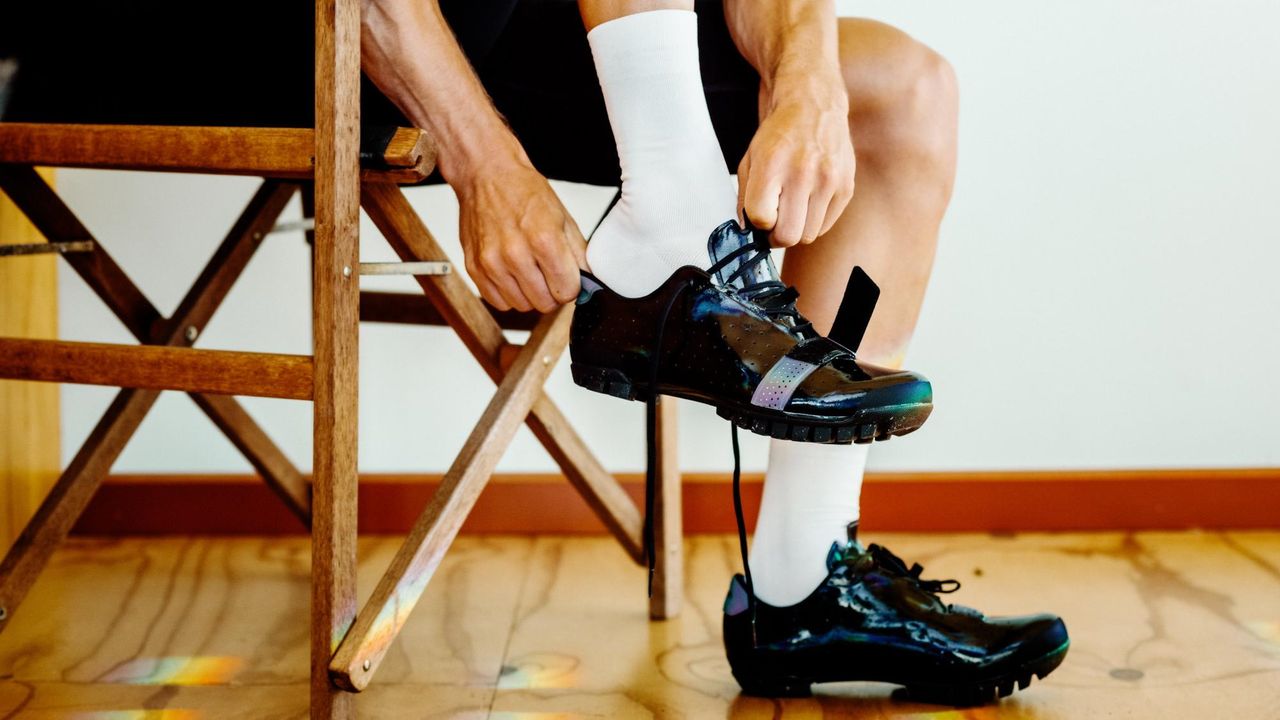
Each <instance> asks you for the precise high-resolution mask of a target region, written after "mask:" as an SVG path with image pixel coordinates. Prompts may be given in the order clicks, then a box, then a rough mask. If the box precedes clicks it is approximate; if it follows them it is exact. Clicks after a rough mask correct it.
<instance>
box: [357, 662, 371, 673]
mask: <svg viewBox="0 0 1280 720" xmlns="http://www.w3.org/2000/svg"><path fill="white" fill-rule="evenodd" d="M360 667H362V668H364V670H365V672H369V668H371V667H373V663H371V662H369V661H368V660H365V661H364V665H361V666H360Z"/></svg>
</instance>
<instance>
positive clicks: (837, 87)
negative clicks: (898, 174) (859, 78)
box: [738, 75, 856, 247]
mask: <svg viewBox="0 0 1280 720" xmlns="http://www.w3.org/2000/svg"><path fill="white" fill-rule="evenodd" d="M801 77H802V78H803V79H802V80H800V81H799V82H798V83H796V84H793V85H791V86H787V85H785V84H784V82H783V81H778V82H777V83H775V84H774V86H773V87H774V90H772V91H771V92H767V93H766V94H765V96H764V103H762V104H763V106H764V107H765V108H767V109H766V111H765V112H764V113H763V115H764V117H763V120H761V122H760V127H759V129H758V130H756V134H755V137H754V138H752V140H751V145H750V146H749V147H748V148H747V153H746V155H744V156H743V158H742V162H741V163H740V164H739V165H738V209H739V212H740V213H741V214H742V215H743V217H745V218H747V219H748V220H750V221H751V222H752V223H753V224H754V225H755V226H756V227H758V228H761V229H764V230H772V231H773V233H772V236H771V237H772V240H773V244H774V245H776V246H779V247H791V246H792V245H796V244H797V243H804V244H808V243H811V242H813V241H814V240H816V239H818V236H820V235H822V234H823V233H825V232H827V231H828V230H830V229H831V226H832V225H834V224H835V222H836V220H837V219H839V217H840V215H841V213H843V212H844V209H845V207H846V206H848V204H849V200H850V199H851V198H852V197H853V178H854V170H855V168H856V160H855V158H854V153H853V142H852V140H850V138H849V98H848V94H847V91H846V90H845V87H844V83H843V81H841V80H840V79H839V78H838V77H837V78H834V79H827V80H823V79H821V77H820V76H816V75H809V76H808V77H804V76H803V75H802V76H801Z"/></svg>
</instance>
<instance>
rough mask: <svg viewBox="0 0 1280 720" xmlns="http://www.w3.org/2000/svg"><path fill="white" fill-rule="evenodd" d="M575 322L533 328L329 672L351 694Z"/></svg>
mask: <svg viewBox="0 0 1280 720" xmlns="http://www.w3.org/2000/svg"><path fill="white" fill-rule="evenodd" d="M572 315H573V308H572V307H562V308H560V309H559V310H556V311H555V312H553V313H551V314H549V315H546V316H545V317H544V318H543V319H542V321H541V322H539V323H538V326H537V327H536V328H534V330H533V333H532V335H531V336H530V337H529V342H528V343H526V344H525V346H524V349H522V350H521V351H520V354H519V355H518V356H517V357H516V361H515V363H514V364H512V366H511V370H510V372H508V373H507V377H506V378H505V379H504V380H503V381H502V383H501V384H500V385H499V386H498V391H497V392H496V393H495V394H494V396H493V399H492V400H490V401H489V405H488V407H486V408H485V411H484V414H483V415H482V416H481V417H480V420H479V422H477V423H476V426H475V429H474V430H473V431H472V432H471V435H470V437H468V438H467V442H466V444H465V445H463V447H462V451H461V452H460V453H458V457H457V458H456V459H455V460H454V462H453V465H452V466H450V468H449V471H448V472H447V473H445V476H444V479H443V481H442V482H441V483H440V488H439V489H438V490H437V491H436V493H435V495H434V496H433V497H432V498H431V502H430V503H429V504H428V505H427V508H426V509H425V510H424V511H423V512H422V515H420V516H419V517H418V520H417V521H416V522H415V523H414V526H413V529H412V530H410V532H409V536H408V537H407V538H406V539H405V541H404V543H403V544H402V545H401V546H400V549H399V550H398V551H397V552H396V556H395V557H394V558H393V559H392V560H391V565H390V567H389V568H388V569H387V571H386V573H385V574H383V576H382V579H381V580H380V581H379V582H378V586H377V588H375V589H374V591H373V595H372V596H371V597H370V598H369V601H368V602H367V603H365V605H364V607H363V608H362V609H361V612H360V614H359V615H358V616H357V617H356V623H355V625H354V626H353V627H352V628H351V632H349V633H347V637H346V639H344V640H343V642H342V645H341V647H339V648H338V652H337V654H336V655H335V656H334V658H333V663H332V665H331V668H330V669H331V672H332V676H333V679H334V682H337V683H338V684H339V685H341V686H342V687H345V688H348V689H350V690H362V689H364V688H365V687H366V686H367V685H368V684H369V681H370V679H372V677H373V673H374V672H375V671H376V670H377V667H378V664H379V663H380V662H382V658H383V656H384V655H385V654H386V652H387V649H388V648H389V647H390V645H391V642H392V641H393V640H395V638H396V635H397V634H398V633H399V632H400V629H401V628H402V627H403V626H404V623H405V621H406V620H407V619H408V617H409V614H410V613H411V612H413V608H414V607H415V606H416V605H417V603H418V600H420V599H421V597H422V592H423V590H425V589H426V586H427V583H428V582H430V580H431V577H432V575H433V574H434V573H435V570H436V568H437V567H438V566H439V564H440V561H441V560H442V559H443V558H444V554H445V551H446V550H448V549H449V545H450V544H451V543H452V542H453V539H454V538H455V537H456V536H457V534H458V529H459V528H460V527H462V522H463V521H464V520H465V519H466V518H467V515H468V514H470V512H471V508H472V507H473V506H474V505H475V501H476V498H477V497H479V495H480V491H481V490H483V489H484V486H485V484H486V483H487V482H488V481H489V477H490V476H491V475H492V474H493V469H494V467H495V466H496V465H497V464H498V460H499V459H500V458H501V457H502V452H503V450H505V449H506V448H507V446H508V445H509V444H510V443H511V439H512V438H513V437H514V436H515V433H516V430H517V429H518V428H519V427H520V425H521V424H522V423H523V421H524V418H525V416H526V415H528V414H529V410H530V408H531V407H532V405H533V399H534V398H535V397H537V395H538V394H539V393H540V392H541V391H542V385H543V383H545V382H546V379H547V376H548V375H549V374H550V373H551V369H552V368H553V367H554V366H555V363H556V361H557V360H558V359H559V357H560V355H561V354H562V353H563V352H564V349H565V347H566V346H567V345H568V343H569V320H570V318H571V317H572Z"/></svg>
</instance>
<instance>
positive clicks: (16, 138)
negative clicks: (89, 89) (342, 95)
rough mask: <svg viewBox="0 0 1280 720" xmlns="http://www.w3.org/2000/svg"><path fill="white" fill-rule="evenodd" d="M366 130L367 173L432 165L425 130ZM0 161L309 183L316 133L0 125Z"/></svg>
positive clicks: (407, 172) (425, 171)
mask: <svg viewBox="0 0 1280 720" xmlns="http://www.w3.org/2000/svg"><path fill="white" fill-rule="evenodd" d="M368 135H369V138H370V140H371V141H374V142H377V143H378V145H379V146H378V147H366V148H362V152H361V156H362V158H364V159H365V163H364V165H365V166H364V167H363V168H362V171H361V174H362V176H363V177H366V178H368V179H371V180H379V181H382V182H403V183H414V182H421V181H422V180H424V179H426V177H427V176H428V175H430V174H431V171H432V170H433V169H434V168H435V157H436V152H435V145H434V143H432V142H431V139H430V137H429V136H428V135H427V134H426V132H424V131H422V130H418V129H415V128H398V129H396V130H395V132H394V133H390V134H388V135H375V134H373V133H369V134H368ZM0 163H11V164H18V165H42V166H50V167H79V168H104V169H115V170H156V171H164V172H187V173H209V174H218V175H253V176H258V177H265V178H277V179H292V180H310V179H311V178H312V177H314V175H315V131H314V130H312V129H310V128H244V127H236V128H227V127H178V126H167V125H79V124H71V125H66V124H55V123H0Z"/></svg>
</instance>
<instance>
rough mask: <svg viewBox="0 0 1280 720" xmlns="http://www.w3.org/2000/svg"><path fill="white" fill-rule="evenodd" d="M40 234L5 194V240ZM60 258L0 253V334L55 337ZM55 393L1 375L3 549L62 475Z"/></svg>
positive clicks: (1, 230) (0, 204)
mask: <svg viewBox="0 0 1280 720" xmlns="http://www.w3.org/2000/svg"><path fill="white" fill-rule="evenodd" d="M51 176H52V173H50V177H51ZM41 242H44V238H43V237H42V236H41V235H40V233H39V231H38V230H36V228H35V227H34V226H32V224H31V222H30V221H29V220H27V218H26V217H25V216H24V215H23V214H22V213H21V212H20V211H19V210H18V209H17V208H16V207H14V205H13V203H12V202H11V201H10V200H9V198H8V197H7V196H4V195H2V194H0V243H3V244H14V245H19V244H29V243H41ZM56 263H57V258H56V257H55V256H42V257H20V258H4V259H0V335H7V336H13V337H26V338H44V339H54V338H57V337H58V277H57V265H56ZM58 397H59V388H58V386H57V385H49V384H45V383H28V382H14V381H0V552H3V551H6V550H8V548H9V545H10V543H12V542H13V540H14V539H15V538H16V537H17V536H18V533H19V532H21V530H22V527H23V526H24V525H26V523H27V520H29V519H30V518H31V515H32V513H34V512H35V510H36V508H37V507H39V505H40V501H41V500H42V499H44V496H45V493H47V492H48V491H49V488H50V487H51V486H52V485H53V483H54V482H55V481H57V479H58V471H59V469H60V468H61V466H62V457H61V454H60V442H59V432H60V426H59V412H58Z"/></svg>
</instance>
